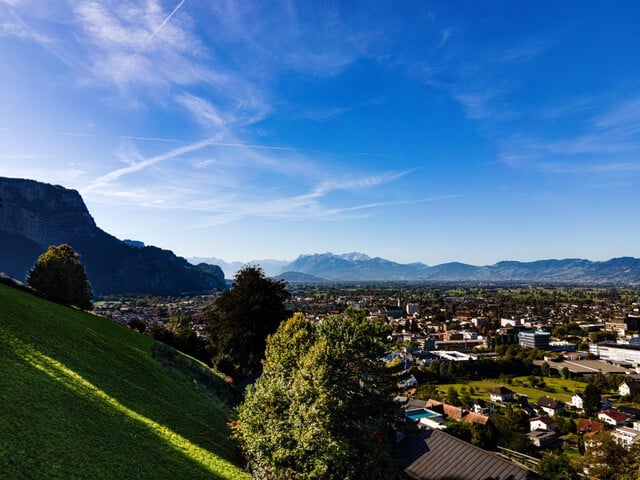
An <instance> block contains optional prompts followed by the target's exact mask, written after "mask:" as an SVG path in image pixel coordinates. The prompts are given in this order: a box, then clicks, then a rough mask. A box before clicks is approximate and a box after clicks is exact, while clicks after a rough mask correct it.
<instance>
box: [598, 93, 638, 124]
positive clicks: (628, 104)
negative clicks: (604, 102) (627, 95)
mask: <svg viewBox="0 0 640 480" xmlns="http://www.w3.org/2000/svg"><path fill="white" fill-rule="evenodd" d="M596 125H597V126H598V127H601V128H614V127H615V128H620V127H623V128H624V129H625V130H627V131H628V130H632V131H638V130H640V97H636V98H632V99H630V100H627V101H625V102H623V103H620V104H618V105H616V106H614V107H613V108H611V109H610V110H609V111H608V112H606V113H605V114H603V115H602V116H600V117H599V118H598V119H597V120H596Z"/></svg>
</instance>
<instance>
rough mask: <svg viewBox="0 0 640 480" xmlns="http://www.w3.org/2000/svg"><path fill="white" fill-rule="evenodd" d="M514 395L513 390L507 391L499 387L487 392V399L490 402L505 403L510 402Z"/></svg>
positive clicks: (503, 387)
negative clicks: (488, 398) (489, 399)
mask: <svg viewBox="0 0 640 480" xmlns="http://www.w3.org/2000/svg"><path fill="white" fill-rule="evenodd" d="M514 395H515V392H514V391H513V390H509V389H508V388H507V387H505V386H504V385H500V386H499V387H496V388H494V389H493V390H491V391H490V392H489V397H490V398H491V401H492V402H507V401H509V400H511V399H512V398H513V396H514Z"/></svg>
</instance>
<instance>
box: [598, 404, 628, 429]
mask: <svg viewBox="0 0 640 480" xmlns="http://www.w3.org/2000/svg"><path fill="white" fill-rule="evenodd" d="M598 420H602V421H603V422H606V423H608V424H609V425H613V426H614V427H615V426H617V425H624V424H625V423H626V421H627V416H626V415H625V414H624V413H622V412H620V411H619V410H616V409H615V408H610V409H609V410H602V411H601V412H598Z"/></svg>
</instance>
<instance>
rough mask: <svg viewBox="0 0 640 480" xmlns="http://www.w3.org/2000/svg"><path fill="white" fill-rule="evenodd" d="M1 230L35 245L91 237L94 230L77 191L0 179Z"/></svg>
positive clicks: (24, 181) (34, 182)
mask: <svg viewBox="0 0 640 480" xmlns="http://www.w3.org/2000/svg"><path fill="white" fill-rule="evenodd" d="M0 194H1V195H2V196H1V197H0V198H2V208H0V228H1V229H2V230H3V231H5V232H9V233H13V234H15V235H21V236H23V237H26V238H28V239H30V240H32V241H34V242H36V243H38V244H41V245H45V244H56V245H58V244H60V243H63V242H65V241H68V240H69V239H70V238H76V237H77V238H82V237H91V236H94V235H95V230H96V229H97V227H96V224H95V222H94V221H93V218H92V217H91V215H90V214H89V211H88V210H87V207H86V206H85V204H84V202H83V201H82V197H81V196H80V194H79V193H78V192H77V191H76V190H68V189H66V188H64V187H61V186H59V185H55V186H54V185H48V184H46V183H40V182H36V181H33V180H20V179H14V178H0Z"/></svg>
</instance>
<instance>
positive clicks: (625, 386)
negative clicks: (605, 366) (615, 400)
mask: <svg viewBox="0 0 640 480" xmlns="http://www.w3.org/2000/svg"><path fill="white" fill-rule="evenodd" d="M618 393H619V394H620V396H621V397H633V396H635V395H637V394H638V393H640V383H638V381H637V380H634V379H629V380H625V381H624V382H622V383H621V384H620V385H619V386H618Z"/></svg>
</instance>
